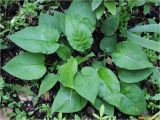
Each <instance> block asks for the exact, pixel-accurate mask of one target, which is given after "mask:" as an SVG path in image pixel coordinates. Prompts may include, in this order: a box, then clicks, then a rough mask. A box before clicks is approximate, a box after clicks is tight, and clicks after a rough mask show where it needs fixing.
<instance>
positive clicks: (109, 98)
mask: <svg viewBox="0 0 160 120" xmlns="http://www.w3.org/2000/svg"><path fill="white" fill-rule="evenodd" d="M118 88H119V86H118ZM119 93H120V91H112V90H111V89H110V88H109V87H108V86H107V85H106V84H105V83H104V81H102V80H100V87H99V91H98V96H99V97H100V98H101V99H102V100H104V101H105V102H107V103H109V104H111V105H114V106H119V104H120V102H121V99H120V96H119Z"/></svg>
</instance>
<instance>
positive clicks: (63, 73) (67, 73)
mask: <svg viewBox="0 0 160 120" xmlns="http://www.w3.org/2000/svg"><path fill="white" fill-rule="evenodd" d="M77 66H78V63H77V61H76V59H74V58H70V59H68V61H67V63H65V64H64V65H62V66H61V68H60V71H59V74H60V78H59V81H60V82H61V83H62V84H63V85H64V86H65V87H69V88H73V79H74V76H75V74H76V72H77Z"/></svg>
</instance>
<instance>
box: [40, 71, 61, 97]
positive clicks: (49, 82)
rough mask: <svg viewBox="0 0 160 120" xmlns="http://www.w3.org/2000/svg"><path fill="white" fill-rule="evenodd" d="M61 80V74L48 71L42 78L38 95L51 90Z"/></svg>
mask: <svg viewBox="0 0 160 120" xmlns="http://www.w3.org/2000/svg"><path fill="white" fill-rule="evenodd" d="M58 80H59V75H58V74H57V75H56V74H53V73H48V74H47V75H46V76H45V78H44V79H43V80H42V82H41V85H40V89H39V93H38V96H41V95H42V94H43V93H45V92H47V91H48V90H50V89H51V88H52V87H53V86H54V85H55V84H56V83H57V81H58Z"/></svg>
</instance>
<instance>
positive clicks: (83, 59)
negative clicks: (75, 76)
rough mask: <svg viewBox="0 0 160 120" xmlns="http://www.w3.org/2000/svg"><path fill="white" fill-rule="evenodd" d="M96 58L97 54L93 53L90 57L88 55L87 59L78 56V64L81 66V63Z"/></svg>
mask: <svg viewBox="0 0 160 120" xmlns="http://www.w3.org/2000/svg"><path fill="white" fill-rule="evenodd" d="M94 56H95V54H94V53H93V52H91V53H89V54H88V55H86V56H85V57H81V56H77V57H76V60H77V62H78V64H80V63H83V62H85V61H87V60H88V59H90V58H91V57H94Z"/></svg>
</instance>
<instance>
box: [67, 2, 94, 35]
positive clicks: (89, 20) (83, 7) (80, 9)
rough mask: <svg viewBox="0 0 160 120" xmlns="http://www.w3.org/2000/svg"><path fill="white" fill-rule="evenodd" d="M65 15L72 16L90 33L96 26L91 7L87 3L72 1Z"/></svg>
mask: <svg viewBox="0 0 160 120" xmlns="http://www.w3.org/2000/svg"><path fill="white" fill-rule="evenodd" d="M67 14H68V15H72V16H74V18H75V19H79V20H81V22H83V23H85V25H86V26H87V28H89V29H90V31H91V32H93V31H94V29H95V25H96V17H95V15H94V13H93V12H92V6H91V3H90V2H89V1H84V0H76V1H75V0H74V1H73V2H72V3H71V5H70V7H69V9H68V10H67ZM77 25H78V24H77Z"/></svg>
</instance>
